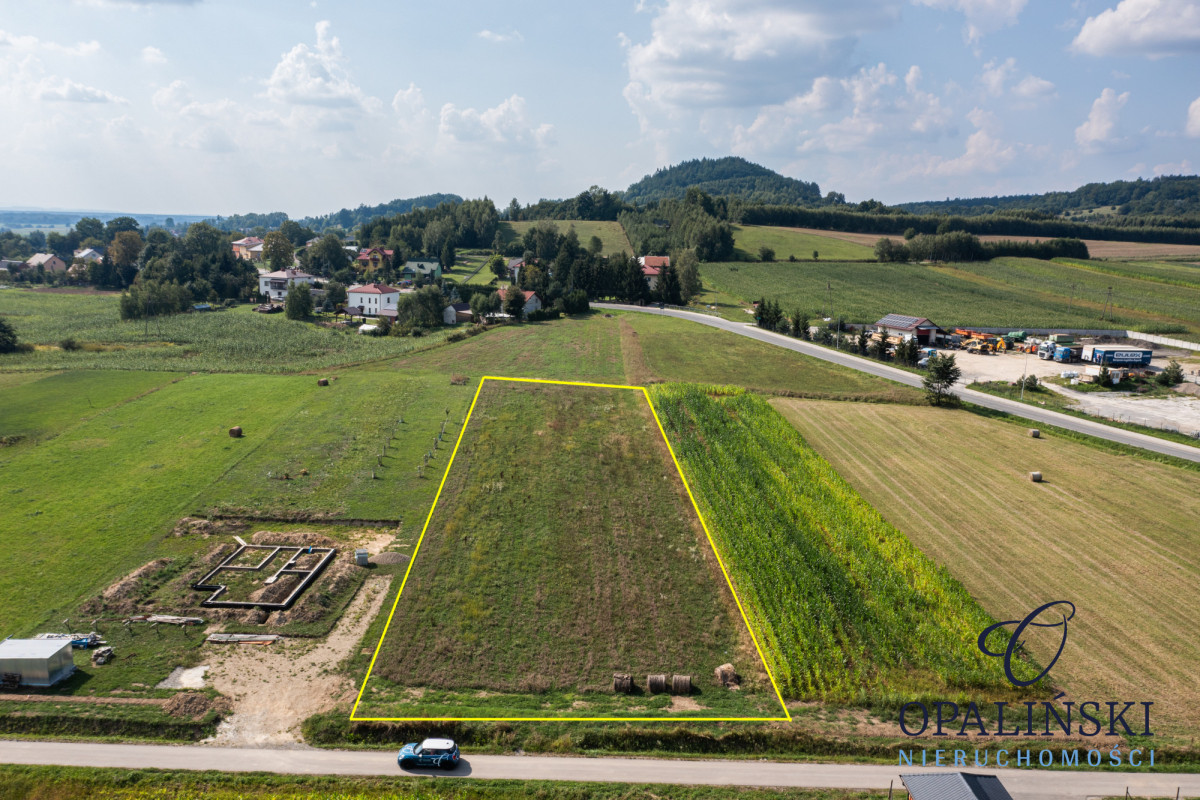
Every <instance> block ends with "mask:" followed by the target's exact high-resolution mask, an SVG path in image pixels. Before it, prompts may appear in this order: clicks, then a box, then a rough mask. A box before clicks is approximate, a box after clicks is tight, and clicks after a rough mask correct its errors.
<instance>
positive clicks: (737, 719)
mask: <svg viewBox="0 0 1200 800" xmlns="http://www.w3.org/2000/svg"><path fill="white" fill-rule="evenodd" d="M487 381H508V382H511V383H543V384H555V385H559V386H587V387H590V388H594V389H631V390H635V391H640V392H641V393H642V396H643V397H645V398H646V404H647V405H648V406H650V413H651V414H652V415H653V416H654V422H655V424H656V425H658V432H659V433H660V434H661V435H662V437H663V442H664V443H665V444H666V445H667V452H668V453H670V454H671V461H672V462H674V464H675V470H676V472H678V473H679V478H680V480H682V481H683V488H684V489H685V490H686V491H687V496H688V499H689V500H690V501H691V502H692V508H693V509H694V510H695V512H696V517H697V518H698V519H699V520H700V526H701V527H702V528H703V529H704V535H705V537H707V539H708V545H709V547H711V548H712V551H713V555H714V556H716V557H717V564H718V565H719V566H720V567H721V574H722V575H724V576H725V585H726V586H728V587H729V592H730V593H731V594H732V595H733V601H734V602H735V603H736V604H737V607H738V613H739V614H741V616H742V623H743V624H744V625H745V626H746V631H747V632H748V633H749V634H750V640H751V641H752V642H754V649H755V651H757V652H758V658H759V661H760V662H761V663H762V665H763V669H764V670H765V671H766V673H767V678H768V679H769V680H770V681H771V688H772V689H774V690H775V697H776V698H777V699H778V700H779V707H780V708H782V709H783V716H782V717H357V716H355V714H357V713H358V705H359V703H361V702H362V698H363V693H364V692H365V691H366V690H367V683H368V681H370V679H371V672H372V671H373V670H374V669H375V660H376V659H377V658H379V651H380V649H382V647H383V640H384V639H386V638H387V633H388V629H389V628H391V626H392V617H393V616H395V614H396V608H397V607H398V606H399V605H400V596H401V595H403V594H404V587H405V585H406V584H407V583H408V576H409V574H410V573H411V572H412V568H413V564H415V563H416V562H417V556H418V555H419V554H420V552H421V543H422V542H424V541H425V532H426V531H428V530H429V523H430V522H432V521H433V512H434V511H436V510H437V505H438V501H439V500H440V499H441V497H442V489H443V488H445V486H446V479H447V478H449V477H450V469H451V467H453V466H454V458H455V457H456V456H457V455H458V448H459V446H460V445H461V444H462V440H463V436H464V435H465V434H466V432H467V425H469V424H470V422H471V415H472V414H473V413H474V412H475V404H476V403H477V402H479V393H480V392H481V391H483V384H484V383H485V382H487ZM350 721H351V722H791V721H792V715H791V712H789V711H788V708H787V704H786V703H784V702H783V694H782V693H781V692H780V691H779V684H778V683H776V682H775V676H774V675H773V674H772V673H771V667H770V666H768V665H767V659H766V657H765V656H764V655H763V651H762V646H761V645H759V643H758V637H757V636H755V635H754V628H753V627H751V625H750V620H749V619H748V618H747V617H746V609H745V608H743V607H742V601H741V598H739V597H738V595H737V590H736V589H734V588H733V581H732V580H731V579H730V578H729V570H727V569H726V568H725V561H724V560H723V559H722V558H721V554H720V552H719V551H718V550H717V543H716V542H714V541H713V538H712V533H711V532H710V531H709V530H708V523H707V522H705V521H704V515H703V514H701V513H700V506H699V505H697V503H696V498H695V496H694V495H693V494H692V487H691V486H690V485H689V484H688V481H687V477H685V476H684V474H683V467H681V466H680V464H679V459H678V458H676V456H675V448H673V447H671V442H670V440H669V439H668V438H667V432H666V430H664V429H663V425H662V420H660V419H659V418H658V409H656V408H655V407H654V401H653V400H651V399H650V392H649V390H647V388H646V387H645V386H623V385H620V384H612V383H585V382H582V381H551V380H542V379H539V378H502V377H498V376H493V375H485V376H483V377H482V378H480V380H479V386H478V387H477V388H476V389H475V396H474V397H473V398H472V399H471V406H470V408H468V409H467V417H466V419H464V420H463V424H462V428H461V429H460V430H459V432H458V440H457V441H456V442H455V443H454V451H453V452H452V453H451V454H450V461H449V463H447V464H446V472H445V473H444V474H443V475H442V482H441V483H440V484H438V490H437V494H436V495H435V496H434V498H433V505H431V506H430V507H429V515H428V516H426V517H425V525H424V527H422V528H421V535H420V537H418V539H417V546H416V548H415V549H414V550H413V554H412V558H410V559H409V560H408V568H407V569H406V570H404V579H403V580H402V581H401V582H400V591H398V592H396V599H395V600H394V601H392V610H391V611H390V612H388V618H387V622H386V623H384V626H383V634H382V635H380V637H379V643H378V644H377V645H375V652H374V653H373V654H372V655H371V664H370V666H368V667H367V674H366V676H365V677H364V678H363V682H362V686H361V687H359V690H358V697H357V698H356V699H355V700H354V708H352V709H351V710H350Z"/></svg>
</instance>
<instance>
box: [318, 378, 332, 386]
mask: <svg viewBox="0 0 1200 800" xmlns="http://www.w3.org/2000/svg"><path fill="white" fill-rule="evenodd" d="M328 385H329V378H317V386H328Z"/></svg>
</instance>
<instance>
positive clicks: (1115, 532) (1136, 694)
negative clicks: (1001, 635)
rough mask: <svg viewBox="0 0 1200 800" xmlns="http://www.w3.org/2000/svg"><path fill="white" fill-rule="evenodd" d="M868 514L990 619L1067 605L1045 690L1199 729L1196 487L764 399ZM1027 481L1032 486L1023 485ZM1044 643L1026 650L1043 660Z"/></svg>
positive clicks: (872, 415) (1168, 470)
mask: <svg viewBox="0 0 1200 800" xmlns="http://www.w3.org/2000/svg"><path fill="white" fill-rule="evenodd" d="M772 402H773V403H774V405H775V406H776V408H778V409H779V410H780V411H781V412H782V413H783V414H784V415H785V416H786V417H787V418H788V419H789V420H791V421H792V422H793V424H795V426H796V427H797V429H798V430H799V431H800V432H801V433H802V434H803V435H804V437H805V438H806V439H807V440H808V441H809V442H810V443H811V444H812V446H813V447H814V448H816V450H817V451H818V452H820V453H821V454H822V455H823V456H824V457H825V458H827V459H828V460H829V461H830V463H831V464H833V466H834V467H835V468H836V469H837V470H838V472H839V473H840V474H841V475H843V476H845V478H846V480H847V481H849V482H850V483H851V484H852V485H853V486H854V487H855V488H856V489H857V490H858V491H859V492H860V493H862V495H863V497H864V498H866V499H867V500H868V501H869V502H870V503H871V504H872V505H874V506H875V507H876V508H878V509H879V511H880V512H881V513H882V514H883V516H884V517H885V518H886V519H887V520H888V521H889V522H890V523H892V524H893V525H895V526H897V527H898V528H899V529H900V530H902V531H904V532H905V533H906V534H907V535H908V537H909V539H911V540H912V542H913V543H914V544H916V545H917V546H918V547H920V548H921V550H922V551H924V552H925V553H926V554H927V555H929V556H930V557H931V558H933V559H934V560H936V561H937V562H939V563H941V564H944V565H945V566H946V568H947V569H948V570H949V571H950V572H951V574H953V575H954V577H955V578H957V579H958V580H959V581H961V582H962V583H963V585H965V586H966V587H967V589H968V590H970V592H971V594H972V595H973V596H974V597H975V598H977V599H978V600H979V602H980V603H981V604H982V605H983V607H984V608H985V609H987V611H988V612H989V613H990V614H991V615H992V616H994V617H996V618H997V619H1021V618H1023V617H1024V616H1025V615H1026V614H1027V613H1029V612H1030V611H1032V610H1033V609H1034V608H1037V607H1038V606H1040V605H1042V604H1043V603H1046V602H1049V601H1051V600H1069V601H1071V602H1073V603H1074V604H1075V606H1076V608H1077V614H1076V616H1075V618H1074V619H1073V620H1072V621H1071V624H1070V629H1069V636H1068V638H1067V643H1066V648H1065V649H1064V650H1063V653H1062V657H1061V658H1060V659H1059V660H1058V662H1057V663H1056V664H1055V665H1054V668H1053V670H1052V672H1051V679H1052V680H1053V682H1054V683H1055V684H1056V685H1058V686H1061V687H1063V688H1065V689H1066V691H1067V692H1068V696H1069V697H1070V698H1071V699H1073V700H1075V701H1076V702H1077V703H1078V702H1081V701H1083V700H1085V699H1088V700H1090V699H1095V700H1100V701H1107V700H1110V699H1111V700H1117V699H1121V700H1122V701H1127V700H1134V699H1137V700H1138V701H1139V702H1140V701H1153V702H1154V703H1155V704H1156V705H1155V706H1154V711H1153V722H1154V730H1155V732H1156V733H1160V734H1170V735H1173V736H1175V737H1183V738H1188V739H1190V738H1191V737H1192V736H1193V735H1194V731H1195V729H1196V726H1197V725H1198V724H1200V688H1198V686H1197V682H1196V664H1197V663H1200V633H1198V628H1197V625H1196V620H1197V618H1200V592H1197V591H1196V586H1197V583H1198V582H1200V526H1198V525H1197V522H1196V521H1197V520H1198V519H1200V493H1197V491H1196V488H1197V480H1196V474H1195V473H1194V472H1191V471H1188V470H1182V469H1179V468H1176V467H1170V466H1166V465H1161V464H1156V463H1152V462H1149V461H1143V460H1140V459H1138V460H1135V459H1133V458H1130V457H1121V456H1115V455H1111V454H1109V453H1107V452H1104V451H1101V450H1098V449H1094V448H1090V447H1087V446H1084V445H1081V444H1076V443H1073V442H1069V441H1064V440H1060V439H1057V438H1055V437H1054V436H1052V435H1046V434H1045V433H1043V437H1044V438H1042V439H1033V438H1030V437H1029V435H1028V433H1027V431H1026V429H1025V428H1023V427H1020V426H1017V425H1011V424H1007V423H1004V422H999V421H994V420H989V419H986V418H982V417H978V416H975V415H972V414H970V413H967V412H965V411H947V410H943V409H933V408H926V409H912V408H896V407H887V406H870V405H863V404H858V403H827V402H812V401H801V400H791V399H777V400H774V401H772ZM1031 470H1039V471H1041V472H1042V473H1043V475H1044V476H1045V481H1044V482H1043V483H1041V484H1034V483H1032V482H1030V481H1029V479H1028V473H1029V472H1030V471H1031ZM1057 646H1058V642H1057V640H1055V641H1053V642H1051V641H1045V642H1039V641H1037V640H1036V639H1035V640H1033V641H1031V642H1030V648H1031V649H1032V650H1033V652H1034V655H1035V656H1037V657H1039V658H1041V659H1046V658H1048V657H1050V656H1052V655H1053V654H1054V650H1055V649H1056V648H1057Z"/></svg>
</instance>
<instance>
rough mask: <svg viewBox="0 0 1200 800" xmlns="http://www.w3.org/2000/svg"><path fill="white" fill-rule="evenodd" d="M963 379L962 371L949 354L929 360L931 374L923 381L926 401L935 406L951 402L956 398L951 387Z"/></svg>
mask: <svg viewBox="0 0 1200 800" xmlns="http://www.w3.org/2000/svg"><path fill="white" fill-rule="evenodd" d="M961 377H962V370H961V369H960V368H959V366H958V364H956V363H955V361H954V356H953V355H951V354H949V353H947V354H945V355H939V356H934V357H933V358H931V359H929V374H927V375H926V376H925V377H924V379H922V381H921V383H922V384H923V385H924V387H925V399H926V400H927V401H928V402H929V404H930V405H934V406H940V405H943V404H945V403H949V402H951V401H952V400H953V398H954V395H953V394H952V393H951V391H950V390H951V387H953V386H954V384H956V383H958V379H959V378H961Z"/></svg>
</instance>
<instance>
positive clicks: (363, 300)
mask: <svg viewBox="0 0 1200 800" xmlns="http://www.w3.org/2000/svg"><path fill="white" fill-rule="evenodd" d="M399 301H400V290H399V289H394V288H392V287H391V286H386V285H384V284H382V283H366V284H362V285H361V286H351V287H350V288H349V289H347V290H346V310H347V311H349V312H350V313H351V314H357V315H361V316H364V317H378V316H385V317H394V316H396V313H395V312H396V305H397V303H399ZM388 311H391V312H392V313H390V314H388V313H385V312H388Z"/></svg>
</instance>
